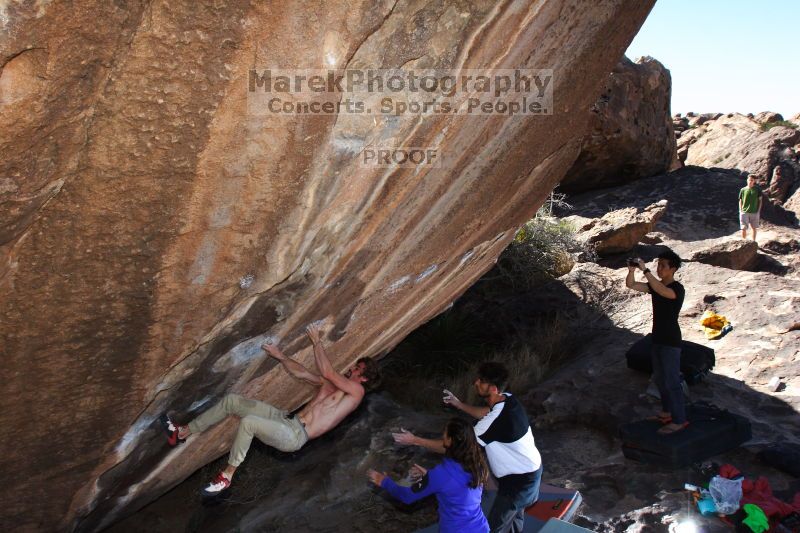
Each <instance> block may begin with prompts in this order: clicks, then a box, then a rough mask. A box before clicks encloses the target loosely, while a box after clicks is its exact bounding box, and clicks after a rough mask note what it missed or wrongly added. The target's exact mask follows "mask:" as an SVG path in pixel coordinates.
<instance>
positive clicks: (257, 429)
mask: <svg viewBox="0 0 800 533" xmlns="http://www.w3.org/2000/svg"><path fill="white" fill-rule="evenodd" d="M228 415H236V416H238V417H239V418H241V420H240V421H239V429H237V430H236V438H235V439H234V440H233V446H232V447H231V453H230V456H229V457H228V464H230V465H232V466H239V465H240V464H242V461H244V457H245V455H247V450H249V449H250V443H252V442H253V437H257V438H258V440H260V441H261V442H263V443H264V444H267V445H269V446H272V447H273V448H276V449H278V450H280V451H282V452H293V451H296V450H299V449H300V448H301V447H302V446H303V445H304V444H305V443H306V442H308V434H307V433H306V429H305V427H303V424H301V423H300V420H298V419H297V418H287V415H288V413H287V412H286V411H284V410H282V409H278V408H277V407H273V406H271V405H269V404H268V403H264V402H259V401H257V400H250V399H247V398H243V397H242V396H239V395H238V394H228V395H227V396H225V397H224V398H223V399H222V401H220V402H219V403H218V404H217V405H215V406H214V407H212V408H211V409H209V410H208V411H206V412H205V413H203V414H201V415H200V416H198V417H197V418H195V419H194V420H192V421H191V422H189V429H190V430H191V431H192V433H202V432H203V431H205V430H207V429H208V428H210V427H211V426H213V425H214V424H216V423H218V422H220V421H222V420H223V419H224V418H225V417H227V416H228Z"/></svg>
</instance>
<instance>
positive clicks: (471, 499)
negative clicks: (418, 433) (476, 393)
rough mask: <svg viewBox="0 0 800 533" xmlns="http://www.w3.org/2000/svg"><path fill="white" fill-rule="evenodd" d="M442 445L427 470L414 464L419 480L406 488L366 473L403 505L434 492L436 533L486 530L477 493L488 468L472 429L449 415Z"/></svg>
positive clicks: (483, 532)
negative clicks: (441, 451)
mask: <svg viewBox="0 0 800 533" xmlns="http://www.w3.org/2000/svg"><path fill="white" fill-rule="evenodd" d="M442 444H443V446H444V457H445V458H444V461H442V462H441V463H439V464H438V465H436V466H435V467H433V468H432V469H431V470H425V469H424V468H422V467H421V466H419V465H414V467H413V468H412V469H411V474H412V476H413V477H415V478H419V479H418V481H417V482H416V483H414V484H413V485H412V486H410V487H404V486H401V485H398V484H397V483H395V482H394V481H392V479H391V478H390V477H389V476H387V475H386V473H385V472H376V471H375V470H369V471H368V472H367V476H368V477H369V479H370V481H372V483H374V484H375V485H377V486H379V487H382V488H383V489H385V490H386V491H387V492H388V493H389V494H391V495H392V496H393V497H395V498H397V499H398V500H400V501H402V502H403V503H406V504H408V503H413V502H415V501H417V500H421V499H422V498H425V497H427V496H430V495H432V494H435V495H436V499H437V500H438V501H439V531H440V533H486V532H487V531H489V522H487V521H486V517H485V516H484V515H483V511H482V510H481V495H482V494H483V485H484V484H485V483H486V480H487V479H488V478H489V467H488V466H487V464H486V460H485V459H484V457H483V453H482V451H481V448H480V446H479V445H478V441H477V440H476V439H475V431H473V429H472V426H471V425H470V424H469V423H467V422H466V421H464V420H461V419H460V418H452V419H450V421H449V422H448V423H447V426H446V427H445V430H444V435H443V436H442Z"/></svg>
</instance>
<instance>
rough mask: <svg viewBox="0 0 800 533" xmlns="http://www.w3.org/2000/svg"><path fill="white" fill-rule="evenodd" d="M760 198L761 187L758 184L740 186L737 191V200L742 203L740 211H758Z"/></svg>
mask: <svg viewBox="0 0 800 533" xmlns="http://www.w3.org/2000/svg"><path fill="white" fill-rule="evenodd" d="M759 198H761V189H760V188H759V187H758V185H755V186H753V188H752V189H751V188H750V187H742V190H741V191H739V202H741V204H742V213H758V200H759Z"/></svg>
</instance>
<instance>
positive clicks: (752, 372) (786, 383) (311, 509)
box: [111, 167, 800, 533]
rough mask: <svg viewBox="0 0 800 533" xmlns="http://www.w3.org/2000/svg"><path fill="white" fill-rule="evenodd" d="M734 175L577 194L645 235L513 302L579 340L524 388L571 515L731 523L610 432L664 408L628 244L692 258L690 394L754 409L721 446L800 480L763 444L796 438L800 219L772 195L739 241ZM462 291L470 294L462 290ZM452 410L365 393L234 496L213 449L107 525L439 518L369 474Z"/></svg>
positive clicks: (416, 522) (634, 521)
mask: <svg viewBox="0 0 800 533" xmlns="http://www.w3.org/2000/svg"><path fill="white" fill-rule="evenodd" d="M740 186H741V177H740V175H739V174H738V172H736V171H730V170H721V169H714V170H708V169H703V168H698V167H688V168H684V169H682V170H680V171H677V172H673V173H670V174H668V175H661V176H656V177H653V178H648V179H644V180H639V181H637V182H635V183H633V184H629V185H626V186H623V187H619V188H615V189H606V190H604V191H600V192H595V193H590V194H587V195H585V196H576V197H574V198H571V199H569V201H570V202H571V203H572V204H573V209H572V210H571V211H570V212H569V214H570V215H572V216H574V217H581V218H582V219H589V220H591V219H596V218H599V217H601V216H603V215H605V214H607V213H608V212H613V211H615V210H617V209H624V208H627V209H626V211H625V212H624V213H627V214H628V216H629V218H630V224H626V223H625V220H624V216H622V215H620V216H607V217H606V219H607V220H611V221H612V222H613V224H614V225H615V227H616V229H617V231H618V233H625V232H640V234H639V235H638V236H637V235H630V234H629V235H626V236H625V239H628V240H631V239H632V240H633V242H637V241H638V242H639V243H638V244H637V245H636V247H635V249H634V250H633V251H632V252H624V253H614V254H607V255H606V256H605V257H602V258H600V259H599V260H598V262H584V263H578V264H577V265H576V267H575V268H574V269H573V270H572V272H570V273H569V274H567V275H565V276H563V277H562V278H560V279H558V280H555V281H554V282H552V284H551V285H550V286H547V287H540V288H538V289H536V290H532V291H528V292H525V293H522V294H518V295H516V296H515V297H514V301H512V302H506V305H507V307H508V308H511V309H514V310H515V313H516V314H518V315H519V316H523V317H524V316H527V315H525V313H530V316H533V315H535V314H542V313H545V314H546V313H548V312H550V311H553V310H558V312H560V313H562V314H563V315H564V316H567V317H569V320H570V322H569V324H570V327H571V328H574V331H575V334H576V335H578V334H580V338H581V339H585V340H583V341H582V342H581V345H580V346H578V348H577V349H575V350H574V353H573V354H572V358H571V360H570V362H569V363H567V364H565V365H563V366H561V367H560V368H558V369H557V370H556V371H554V372H553V373H552V374H551V375H550V376H549V377H548V378H547V379H545V380H544V381H543V382H542V383H541V384H540V385H538V386H536V387H534V388H532V389H530V390H526V391H516V392H517V393H518V394H519V395H521V396H522V397H523V398H524V402H525V404H526V405H527V407H528V409H529V411H530V413H531V415H532V418H533V420H534V434H535V437H536V442H537V445H538V446H539V448H540V449H541V451H542V454H543V457H544V461H545V476H544V478H545V481H546V482H548V483H553V484H558V485H563V486H567V487H572V488H576V489H578V490H580V491H581V493H582V494H583V496H584V504H583V506H582V507H581V509H580V511H579V513H578V518H577V519H576V522H577V523H578V524H580V525H583V526H584V527H588V528H590V529H592V530H595V531H629V532H634V531H667V530H668V527H669V525H670V524H672V523H675V522H676V521H677V520H679V519H681V518H683V517H685V516H686V515H687V513H688V514H691V515H692V516H693V517H694V518H695V519H697V520H699V521H700V523H701V524H702V525H703V526H704V527H705V528H706V531H712V532H713V531H726V530H727V529H726V528H725V526H723V524H722V523H721V522H720V521H719V520H717V519H716V518H710V519H708V518H701V517H700V516H699V515H698V514H697V513H696V512H694V510H693V509H691V506H690V505H689V503H688V501H687V495H686V493H685V492H684V491H683V490H682V487H683V484H684V483H685V482H694V483H699V482H702V481H703V478H702V477H701V476H700V475H699V474H698V473H696V472H695V471H693V470H692V469H691V468H685V469H678V470H670V469H666V468H658V467H654V466H651V465H643V464H639V463H636V462H633V461H630V460H628V459H626V458H624V457H623V455H622V453H621V449H620V440H619V438H618V437H617V427H618V426H619V424H621V423H624V422H626V421H629V420H633V419H637V418H642V417H645V416H647V415H649V414H651V413H652V412H653V411H655V410H656V409H657V403H656V400H655V399H654V398H652V397H649V396H647V395H646V394H645V391H646V389H647V385H648V379H647V376H645V375H641V374H638V373H635V372H633V371H631V370H629V369H627V368H626V365H625V358H624V354H625V351H626V350H627V348H628V347H629V346H630V345H631V344H632V343H633V342H635V341H636V340H637V339H638V338H640V337H641V336H642V335H643V334H645V333H646V332H647V331H648V330H649V328H650V317H651V314H650V302H649V299H648V298H647V297H646V296H644V295H641V296H640V295H638V293H634V292H632V291H628V290H626V289H625V287H624V277H625V272H626V269H625V267H624V259H625V257H627V256H628V255H630V254H631V253H635V254H637V255H640V256H642V257H643V258H644V259H645V260H650V259H652V258H653V257H654V255H655V254H656V253H657V251H658V250H659V247H660V246H670V247H672V248H674V249H676V250H678V251H679V252H680V254H681V256H682V257H684V258H693V259H694V260H691V261H687V262H686V263H685V265H684V266H683V267H682V268H681V269H680V271H679V275H678V276H677V277H678V279H680V280H681V282H682V283H683V284H684V285H685V287H686V290H687V296H686V300H685V303H684V306H683V310H682V312H681V316H680V323H681V327H682V330H683V334H684V337H685V338H686V339H689V340H692V341H695V342H699V343H702V344H705V345H709V346H712V347H713V348H714V349H715V350H716V356H717V366H716V367H715V369H714V371H713V373H712V374H711V375H710V376H709V377H708V379H707V380H706V381H705V382H703V383H701V384H699V385H696V386H694V387H692V389H691V391H690V399H691V400H692V401H695V400H704V401H709V402H712V403H714V404H716V405H719V406H720V407H724V408H726V409H730V410H731V411H734V412H737V413H740V414H742V415H745V416H747V417H748V418H749V419H750V420H751V422H752V424H753V439H752V440H751V441H750V442H748V443H747V444H746V445H745V446H743V447H741V448H739V449H736V450H733V451H731V452H729V453H726V454H723V455H721V456H718V457H714V458H713V460H714V461H717V462H720V463H722V462H730V463H733V464H734V465H736V466H737V467H738V468H740V469H741V470H742V471H743V472H745V473H746V475H747V476H749V477H756V476H760V475H764V476H766V477H767V478H768V479H769V480H770V482H771V483H772V485H773V488H774V489H775V490H776V491H777V492H778V494H783V495H785V496H788V494H789V493H793V492H794V491H797V490H800V480H797V479H794V478H792V477H791V476H789V475H788V474H785V473H782V472H780V471H778V470H776V469H774V468H772V467H770V466H768V465H766V464H763V463H761V462H760V461H759V460H758V459H757V457H756V454H757V452H758V451H759V450H760V449H762V448H763V447H764V446H766V445H768V444H770V443H774V442H792V443H798V444H800V416H798V410H800V378H798V374H800V372H798V370H800V353H799V352H798V350H799V349H800V269H798V266H800V262H798V257H800V255H799V254H800V245H798V231H797V229H796V227H794V226H793V225H792V224H793V222H792V217H791V216H790V215H787V214H786V213H784V212H782V211H781V210H780V209H776V210H774V211H772V212H771V214H770V215H769V217H768V218H769V219H770V220H771V222H770V221H768V222H766V223H765V227H764V228H763V229H762V231H761V232H760V233H759V242H758V247H753V246H752V244H750V243H747V242H745V241H742V240H741V239H740V237H739V232H738V227H737V220H736V192H737V191H738V189H739V187H740ZM662 201H666V206H667V207H666V209H665V210H663V209H659V210H658V219H657V221H656V222H654V223H653V224H651V225H649V224H647V223H646V222H647V220H644V223H643V218H642V217H644V218H645V219H646V218H647V216H649V215H647V213H651V212H652V211H653V210H652V209H651V210H650V211H647V210H646V208H647V206H651V205H652V204H657V203H659V202H661V203H660V204H659V205H660V206H662V207H663V202H662ZM631 208H632V209H631ZM643 213H644V214H643ZM563 214H567V213H563ZM595 235H596V233H595ZM625 239H622V240H625ZM618 240H619V239H618ZM719 264H721V265H725V266H717V265H719ZM469 298H470V293H468V294H467V295H466V296H465V297H464V299H467V300H468V299H469ZM473 303H474V302H473ZM461 304H462V303H461V301H460V302H457V303H456V306H458V305H461ZM709 308H710V309H713V310H715V311H716V312H718V313H720V314H722V315H725V316H726V317H727V318H728V319H729V320H730V321H731V323H732V324H733V326H734V329H733V331H731V332H730V333H729V334H728V335H726V336H725V337H723V338H722V339H719V340H714V341H708V340H706V339H705V336H704V334H703V333H702V331H701V329H700V326H699V317H700V315H701V314H702V312H703V311H704V310H705V309H709ZM773 377H778V378H779V379H780V380H781V382H782V383H783V385H782V387H781V388H780V389H779V391H778V392H774V391H772V390H771V389H770V388H768V386H767V384H768V382H769V381H770V379H772V378H773ZM415 386H417V384H415V383H408V387H412V388H413V387H415ZM434 389H435V387H429V386H423V384H419V391H418V394H419V395H430V396H432V397H436V396H437V395H438V391H437V390H434ZM452 414H453V413H451V412H449V411H448V410H447V409H445V408H444V407H440V408H434V409H433V410H431V411H427V412H415V411H414V410H412V409H410V408H409V407H408V406H406V405H400V404H398V403H397V402H396V401H394V400H393V399H392V397H391V394H389V393H388V392H383V393H380V394H376V395H372V396H371V397H369V399H368V401H367V402H366V404H365V406H364V407H362V408H361V409H360V410H359V411H358V412H357V413H356V414H355V415H353V416H352V417H351V418H350V419H349V420H348V421H347V422H346V423H345V424H343V425H342V426H341V427H339V428H337V429H336V430H335V431H334V432H332V433H331V434H329V435H328V436H326V437H323V438H322V439H320V440H318V441H316V442H312V443H310V444H309V445H308V446H307V447H306V448H304V449H303V450H301V451H300V452H298V453H296V454H293V455H285V454H277V453H275V452H273V451H270V450H269V449H267V448H266V447H264V446H256V447H255V448H254V449H253V451H252V452H251V454H250V456H249V458H248V460H247V461H246V463H245V465H244V467H243V468H242V469H240V472H239V473H238V474H237V476H238V478H237V479H236V483H235V485H234V487H233V489H232V491H231V495H230V497H229V499H228V500H227V501H224V502H219V503H218V504H217V505H211V506H208V505H206V506H204V505H202V504H201V502H200V499H199V497H198V496H197V492H196V491H197V490H198V489H199V488H200V487H201V486H202V484H203V483H204V482H205V481H206V480H207V479H208V478H209V477H210V476H211V475H213V473H214V471H215V469H216V468H218V467H219V465H220V464H221V461H218V462H217V464H213V465H209V466H208V467H206V468H205V469H203V470H202V471H200V472H198V473H197V474H195V475H194V476H192V477H191V478H189V479H188V480H187V481H186V482H184V483H183V484H182V485H180V486H178V487H177V488H176V489H174V490H173V491H172V492H170V493H168V494H167V495H166V496H164V497H163V498H161V499H160V500H158V501H156V502H155V503H153V504H151V505H150V506H149V507H146V508H145V509H143V510H142V511H140V512H139V513H137V514H136V515H134V516H133V517H131V518H129V519H127V520H126V521H124V522H122V523H119V524H117V525H116V526H114V527H113V528H112V529H111V531H115V532H128V531H130V532H133V531H141V528H142V527H143V526H146V527H147V529H148V530H151V531H167V530H175V529H182V530H186V531H287V532H288V531H292V532H300V531H331V532H333V531H345V530H347V531H363V532H371V531H381V532H383V533H390V532H394V531H397V532H400V531H410V530H413V529H415V528H417V527H420V526H422V525H424V524H426V523H430V522H432V521H434V520H435V510H434V508H433V505H432V503H431V502H427V503H424V504H420V505H418V506H415V507H413V508H404V507H401V506H398V505H397V504H394V503H392V502H390V501H388V500H387V499H386V498H385V497H384V496H383V495H382V494H380V493H379V492H377V491H375V490H373V489H372V488H370V487H369V485H368V484H367V483H366V480H365V474H364V473H365V471H366V470H367V469H368V468H373V467H377V468H382V469H387V470H390V471H392V472H393V473H394V474H395V475H396V476H402V473H403V472H404V469H405V468H406V467H407V466H408V465H410V464H411V463H412V462H421V464H429V465H432V464H434V462H435V461H436V458H435V457H433V456H430V455H427V454H424V453H422V452H420V451H419V450H411V449H406V448H397V447H395V446H394V445H393V444H392V442H391V439H390V436H389V433H390V431H391V430H395V429H397V428H399V427H401V426H402V427H406V428H410V429H413V430H415V431H418V432H422V433H427V434H429V435H434V434H436V433H437V432H438V431H439V430H440V428H441V427H442V424H443V421H444V420H445V419H446V418H447V417H448V416H450V415H452ZM187 445H188V446H191V441H190V442H189V443H188V444H187Z"/></svg>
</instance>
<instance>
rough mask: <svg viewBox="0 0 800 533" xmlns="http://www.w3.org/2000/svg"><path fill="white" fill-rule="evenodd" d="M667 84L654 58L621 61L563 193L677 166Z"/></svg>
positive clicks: (667, 77)
mask: <svg viewBox="0 0 800 533" xmlns="http://www.w3.org/2000/svg"><path fill="white" fill-rule="evenodd" d="M671 84H672V82H671V78H670V74H669V70H667V69H666V68H665V67H664V65H662V64H661V63H659V62H658V61H657V60H655V59H653V58H651V57H643V58H639V59H638V60H637V61H636V62H635V63H634V62H632V61H630V60H629V59H627V58H623V59H622V60H621V61H620V62H619V64H618V65H617V66H616V67H615V69H614V71H613V72H612V73H611V75H610V76H609V78H608V82H607V84H606V87H605V90H604V91H603V93H602V95H601V96H600V98H599V99H598V100H597V102H595V104H594V106H592V119H591V124H590V126H589V132H588V134H587V135H586V137H585V138H584V139H583V142H582V145H581V153H580V155H579V156H578V159H577V160H576V161H575V163H574V164H573V166H572V168H570V170H569V171H568V172H567V174H566V176H565V177H564V179H563V180H562V182H561V186H560V188H561V190H564V191H567V192H573V193H574V192H578V191H586V190H591V189H599V188H602V187H609V186H612V185H618V184H621V183H626V182H629V181H632V180H635V179H638V178H641V177H646V176H652V175H654V174H659V173H661V172H666V171H667V170H669V169H671V168H672V167H673V166H674V165H675V164H676V162H677V156H676V152H675V146H676V145H675V133H674V130H673V121H672V118H671V116H670V96H671V94H672V85H671Z"/></svg>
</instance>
